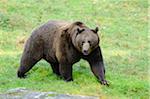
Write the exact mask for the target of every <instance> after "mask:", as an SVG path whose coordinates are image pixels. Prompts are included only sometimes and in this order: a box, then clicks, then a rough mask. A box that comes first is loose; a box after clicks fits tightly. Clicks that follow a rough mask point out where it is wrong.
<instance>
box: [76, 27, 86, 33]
mask: <svg viewBox="0 0 150 99" xmlns="http://www.w3.org/2000/svg"><path fill="white" fill-rule="evenodd" d="M84 30H85V29H79V28H77V31H78V34H80V33H82V32H83V31H84Z"/></svg>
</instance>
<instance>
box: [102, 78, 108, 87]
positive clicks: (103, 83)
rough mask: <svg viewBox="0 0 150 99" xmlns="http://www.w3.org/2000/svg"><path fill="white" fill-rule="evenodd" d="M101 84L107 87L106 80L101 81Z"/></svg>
mask: <svg viewBox="0 0 150 99" xmlns="http://www.w3.org/2000/svg"><path fill="white" fill-rule="evenodd" d="M101 84H102V85H106V86H108V87H109V83H108V82H107V81H106V80H103V81H101Z"/></svg>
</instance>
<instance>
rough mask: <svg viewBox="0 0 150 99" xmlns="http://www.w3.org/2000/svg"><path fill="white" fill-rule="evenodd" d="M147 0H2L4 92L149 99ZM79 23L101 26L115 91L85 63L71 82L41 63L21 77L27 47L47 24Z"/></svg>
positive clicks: (0, 84)
mask: <svg viewBox="0 0 150 99" xmlns="http://www.w3.org/2000/svg"><path fill="white" fill-rule="evenodd" d="M147 12H148V2H147V0H53V1H51V0H0V92H5V91H6V90H8V89H10V88H16V87H26V88H29V89H32V90H36V91H54V92H59V93H69V94H81V95H94V96H99V97H101V98H111V99H112V98H114V99H120V98H123V99H124V98H135V99H137V98H138V99H148V97H149V96H150V95H149V89H150V85H149V77H148V69H149V68H148V38H147V36H148V34H147V33H148V13H147ZM50 19H57V20H67V21H76V20H80V21H83V22H84V23H86V24H87V25H88V26H90V27H91V28H95V26H97V25H98V26H100V27H101V30H100V31H101V33H99V34H100V36H101V44H100V45H101V47H102V51H103V56H104V59H105V65H106V78H107V80H108V81H109V82H110V87H106V86H101V85H100V84H99V83H98V82H97V80H96V79H95V77H94V76H93V74H92V73H91V71H90V68H89V64H88V63H87V62H86V61H84V60H81V61H80V62H78V63H76V64H75V65H74V67H73V69H74V70H73V76H74V81H73V82H70V83H66V82H64V81H63V80H61V79H59V78H57V77H56V76H55V75H53V74H52V70H51V68H50V65H49V64H48V63H46V62H45V61H40V62H39V63H38V64H37V65H36V66H34V68H33V69H32V70H31V71H30V72H29V73H28V77H27V78H26V79H18V78H17V77H16V71H17V69H18V67H19V61H20V57H21V53H22V51H23V43H24V41H25V40H26V39H27V38H28V37H29V35H30V33H31V31H32V29H33V28H35V27H37V26H38V25H40V24H43V23H45V22H46V21H47V20H50Z"/></svg>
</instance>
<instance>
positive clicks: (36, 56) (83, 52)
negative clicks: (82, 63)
mask: <svg viewBox="0 0 150 99" xmlns="http://www.w3.org/2000/svg"><path fill="white" fill-rule="evenodd" d="M97 32H98V27H96V29H90V28H89V27H87V26H86V25H85V24H84V23H82V22H78V21H77V22H74V23H69V22H63V21H48V22H47V23H45V24H44V25H42V26H40V27H39V28H37V29H35V30H34V31H33V32H32V34H31V36H30V37H29V39H28V40H27V42H26V44H25V48H24V52H23V55H22V58H21V62H20V68H19V69H18V72H17V75H18V77H20V78H25V76H26V75H25V73H27V72H28V71H29V70H30V69H31V68H32V67H33V66H34V65H35V64H36V63H37V62H38V61H40V60H41V59H44V60H46V61H47V62H48V63H50V65H51V67H52V70H53V72H54V73H55V74H56V75H59V76H60V77H61V78H63V79H64V80H65V81H72V80H73V78H72V65H73V64H74V63H76V62H78V61H79V60H80V59H81V58H82V59H85V60H87V61H88V62H89V64H90V67H91V70H92V72H93V73H94V75H95V76H96V77H97V79H98V80H99V81H100V83H101V84H103V85H108V83H107V81H106V80H105V68H104V63H103V57H102V53H101V49H100V46H99V41H100V40H99V37H98V34H97Z"/></svg>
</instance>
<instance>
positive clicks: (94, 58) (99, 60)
mask: <svg viewBox="0 0 150 99" xmlns="http://www.w3.org/2000/svg"><path fill="white" fill-rule="evenodd" d="M87 61H88V62H89V64H90V67H91V70H92V72H93V74H94V75H95V76H96V78H97V79H98V80H99V81H100V83H101V84H103V85H109V84H108V82H107V81H106V80H105V67H104V63H103V57H102V53H101V49H100V47H98V48H97V49H95V50H94V51H93V53H91V54H90V55H89V56H88V57H87Z"/></svg>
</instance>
